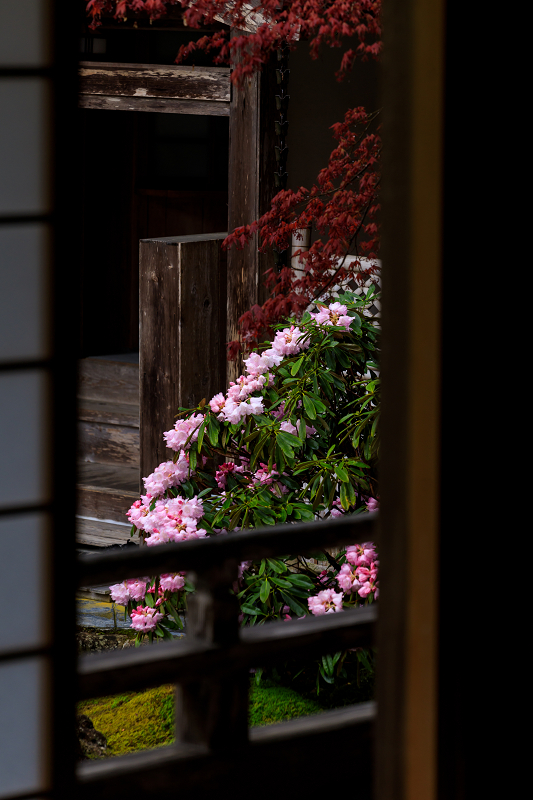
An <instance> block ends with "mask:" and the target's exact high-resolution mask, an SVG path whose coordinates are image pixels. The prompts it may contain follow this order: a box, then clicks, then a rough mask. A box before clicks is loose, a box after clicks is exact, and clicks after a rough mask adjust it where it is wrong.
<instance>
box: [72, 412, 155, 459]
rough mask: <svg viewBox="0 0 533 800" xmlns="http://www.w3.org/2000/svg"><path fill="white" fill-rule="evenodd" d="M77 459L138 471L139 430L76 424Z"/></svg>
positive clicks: (82, 423) (96, 423) (97, 424)
mask: <svg viewBox="0 0 533 800" xmlns="http://www.w3.org/2000/svg"><path fill="white" fill-rule="evenodd" d="M78 457H79V458H80V459H81V460H83V461H89V462H91V461H92V462H97V463H100V464H109V465H112V464H117V465H122V464H124V465H127V466H131V467H137V470H138V469H139V460H140V455H139V428H138V427H136V428H134V427H130V426H126V425H109V424H105V423H99V422H86V421H85V420H80V421H79V422H78Z"/></svg>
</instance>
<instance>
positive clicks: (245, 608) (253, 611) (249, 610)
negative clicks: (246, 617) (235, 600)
mask: <svg viewBox="0 0 533 800" xmlns="http://www.w3.org/2000/svg"><path fill="white" fill-rule="evenodd" d="M241 611H242V612H243V614H250V616H251V617H257V616H258V614H260V613H261V612H260V611H258V610H257V608H254V607H253V606H249V605H247V604H244V603H243V604H242V605H241Z"/></svg>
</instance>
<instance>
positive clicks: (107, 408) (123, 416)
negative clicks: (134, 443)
mask: <svg viewBox="0 0 533 800" xmlns="http://www.w3.org/2000/svg"><path fill="white" fill-rule="evenodd" d="M78 419H80V420H85V421H86V422H101V423H104V424H107V425H126V426H128V427H130V428H138V427H139V404H138V403H136V404H135V405H133V403H104V402H103V401H100V400H85V399H84V400H82V401H81V402H80V403H79V407H78Z"/></svg>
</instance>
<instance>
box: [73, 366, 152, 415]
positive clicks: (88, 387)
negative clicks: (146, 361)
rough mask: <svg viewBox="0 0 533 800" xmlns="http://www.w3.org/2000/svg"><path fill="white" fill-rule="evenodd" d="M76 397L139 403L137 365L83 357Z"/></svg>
mask: <svg viewBox="0 0 533 800" xmlns="http://www.w3.org/2000/svg"><path fill="white" fill-rule="evenodd" d="M78 375H79V383H78V397H80V398H85V399H87V400H99V401H102V402H117V403H129V404H132V405H136V404H138V403H139V366H138V364H130V363H128V362H123V361H110V360H106V359H99V358H83V359H82V360H81V361H80V362H79V372H78Z"/></svg>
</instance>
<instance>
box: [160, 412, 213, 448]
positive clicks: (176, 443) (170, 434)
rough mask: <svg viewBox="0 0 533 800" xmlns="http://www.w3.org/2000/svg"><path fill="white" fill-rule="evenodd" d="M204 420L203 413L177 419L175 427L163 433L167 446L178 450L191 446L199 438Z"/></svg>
mask: <svg viewBox="0 0 533 800" xmlns="http://www.w3.org/2000/svg"><path fill="white" fill-rule="evenodd" d="M203 421H204V415H203V414H193V415H192V417H189V418H188V419H187V418H185V419H178V420H176V422H175V424H174V427H173V429H172V430H170V431H165V433H164V434H163V438H164V439H165V442H166V443H167V447H169V448H170V449H171V450H176V451H178V452H179V451H180V450H183V449H185V447H187V448H189V447H190V446H191V444H192V443H193V442H195V441H196V440H197V439H198V431H199V429H200V425H201V424H202V422H203Z"/></svg>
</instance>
